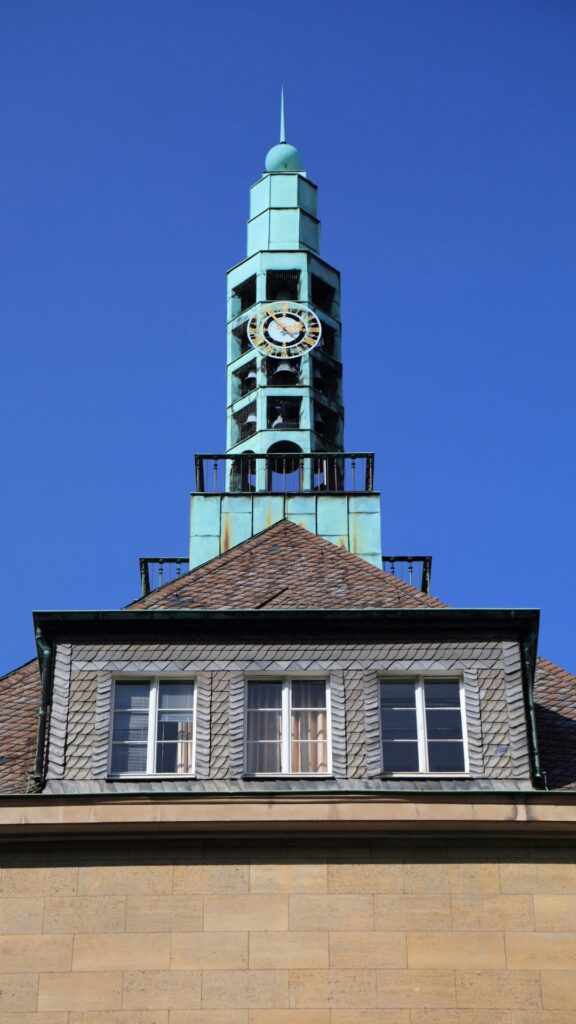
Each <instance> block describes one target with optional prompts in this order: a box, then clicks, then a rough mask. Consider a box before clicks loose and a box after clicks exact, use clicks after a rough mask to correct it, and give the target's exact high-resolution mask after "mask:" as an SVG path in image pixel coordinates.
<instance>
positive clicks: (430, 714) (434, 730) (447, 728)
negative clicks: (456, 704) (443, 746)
mask: <svg viewBox="0 0 576 1024" xmlns="http://www.w3.org/2000/svg"><path fill="white" fill-rule="evenodd" d="M426 733H427V736H428V739H429V740H459V739H462V715H461V714H460V710H459V709H458V711H444V710H442V709H440V710H439V709H437V708H433V709H432V710H431V711H430V710H428V711H426Z"/></svg>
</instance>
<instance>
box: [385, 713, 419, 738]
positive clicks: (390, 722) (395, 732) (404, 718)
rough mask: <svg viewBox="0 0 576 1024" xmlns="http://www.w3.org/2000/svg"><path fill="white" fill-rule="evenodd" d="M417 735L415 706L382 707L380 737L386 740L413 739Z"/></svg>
mask: <svg viewBox="0 0 576 1024" xmlns="http://www.w3.org/2000/svg"><path fill="white" fill-rule="evenodd" d="M417 736H418V730H417V725H416V708H400V709H398V708H383V709H382V737H383V738H384V739H388V740H392V739H395V740H415V739H416V737H417Z"/></svg>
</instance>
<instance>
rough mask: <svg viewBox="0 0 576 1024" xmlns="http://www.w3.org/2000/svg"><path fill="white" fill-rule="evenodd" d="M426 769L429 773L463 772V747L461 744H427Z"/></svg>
mask: <svg viewBox="0 0 576 1024" xmlns="http://www.w3.org/2000/svg"><path fill="white" fill-rule="evenodd" d="M428 767H429V769H430V771H431V772H463V771H464V746H463V744H462V743H429V744H428Z"/></svg>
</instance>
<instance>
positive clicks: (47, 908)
mask: <svg viewBox="0 0 576 1024" xmlns="http://www.w3.org/2000/svg"><path fill="white" fill-rule="evenodd" d="M0 931H1V937H0V951H1V952H0V960H1V968H0V1019H1V1020H2V1024H271V1022H274V1024H574V1020H576V864H575V855H574V848H573V845H570V846H566V847H565V848H563V847H562V844H561V843H559V842H558V841H555V842H554V844H553V845H550V844H549V843H546V842H537V841H534V840H530V841H528V840H526V841H516V842H513V843H510V842H508V841H507V840H505V839H502V838H501V839H492V840H484V841H483V840H476V841H474V843H473V845H472V844H471V843H466V842H464V841H458V840H454V839H451V840H447V839H441V838H438V839H435V840H432V839H429V840H426V839H424V838H422V837H420V838H417V837H413V838H412V839H410V840H407V839H402V838H398V837H397V838H392V837H388V838H364V839H361V838H358V837H355V838H353V839H342V838H319V837H318V836H316V837H315V838H314V839H304V838H301V839H294V838H292V839H290V838H278V839H274V840H272V839H266V838H263V837H260V838H259V839H258V840H251V839H250V838H245V839H239V838H236V839H230V838H228V839H226V838H220V839H218V838H213V839H205V840H201V839H190V840H183V839H174V840H170V839H165V840H163V842H162V844H161V845H160V844H157V843H156V842H155V841H154V840H153V839H147V840H146V841H145V842H143V841H136V840H135V839H130V840H124V841H122V842H121V843H120V842H113V841H111V842H108V843H104V842H97V841H92V842H90V843H88V842H86V841H83V842H82V841H81V842H78V841H76V842H74V841H70V842H68V843H67V844H66V845H64V844H56V843H53V844H52V845H51V844H50V843H44V844H42V846H40V845H39V844H34V845H32V844H28V845H24V844H22V845H21V846H13V847H12V848H11V849H10V850H9V851H5V852H4V853H3V854H2V873H1V876H0Z"/></svg>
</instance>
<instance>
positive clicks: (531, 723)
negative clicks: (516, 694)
mask: <svg viewBox="0 0 576 1024" xmlns="http://www.w3.org/2000/svg"><path fill="white" fill-rule="evenodd" d="M520 647H521V652H522V676H523V679H524V695H525V704H526V720H527V723H528V745H529V749H530V760H531V763H532V775H533V778H534V783H535V785H537V786H538V787H539V788H541V789H545V790H547V789H548V784H547V781H546V772H545V771H543V770H542V766H541V764H540V751H539V748H538V729H537V727H536V709H535V707H534V677H535V674H536V653H537V647H538V632H537V631H535V632H533V633H531V635H530V637H529V638H528V640H525V641H523V642H522V643H521V645H520Z"/></svg>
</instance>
